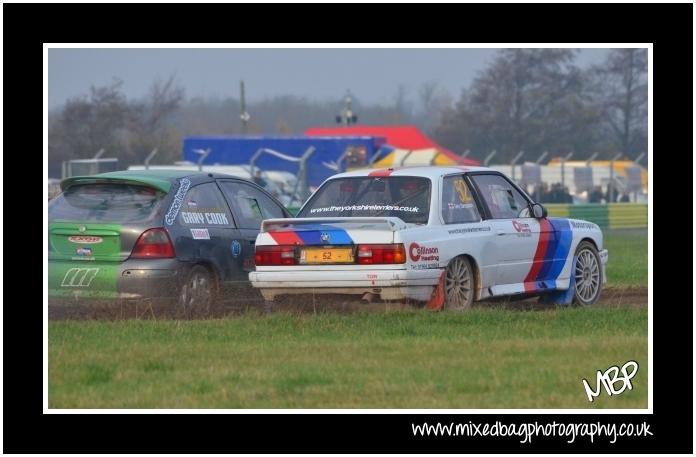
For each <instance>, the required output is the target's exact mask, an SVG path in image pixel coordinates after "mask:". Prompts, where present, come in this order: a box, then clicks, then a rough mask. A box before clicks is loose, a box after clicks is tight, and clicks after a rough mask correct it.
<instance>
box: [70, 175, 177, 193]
mask: <svg viewBox="0 0 696 457" xmlns="http://www.w3.org/2000/svg"><path fill="white" fill-rule="evenodd" d="M108 183H120V184H133V185H137V186H146V187H152V188H154V189H158V190H161V191H162V192H165V193H166V192H169V189H170V188H171V185H172V184H171V183H170V182H169V180H167V179H161V178H159V179H158V178H149V177H148V178H147V179H143V178H139V177H138V176H132V177H129V178H119V177H115V176H114V177H111V176H96V175H92V176H73V177H70V178H65V179H64V180H62V181H61V182H60V190H63V191H64V190H65V189H67V188H68V187H70V186H73V185H75V184H108Z"/></svg>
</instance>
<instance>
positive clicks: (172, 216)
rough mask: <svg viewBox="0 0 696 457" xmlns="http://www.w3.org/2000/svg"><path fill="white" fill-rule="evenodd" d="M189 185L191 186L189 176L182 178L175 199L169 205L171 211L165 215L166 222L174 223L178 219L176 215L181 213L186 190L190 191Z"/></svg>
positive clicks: (168, 223)
mask: <svg viewBox="0 0 696 457" xmlns="http://www.w3.org/2000/svg"><path fill="white" fill-rule="evenodd" d="M189 187H191V180H190V179H188V178H182V179H180V180H179V189H178V190H177V191H176V194H175V195H174V201H172V206H170V207H169V211H167V214H166V215H165V216H164V222H165V223H166V224H167V225H172V224H173V223H174V221H175V220H176V216H177V215H178V214H179V209H181V203H182V202H183V201H184V197H185V196H186V192H188V190H189Z"/></svg>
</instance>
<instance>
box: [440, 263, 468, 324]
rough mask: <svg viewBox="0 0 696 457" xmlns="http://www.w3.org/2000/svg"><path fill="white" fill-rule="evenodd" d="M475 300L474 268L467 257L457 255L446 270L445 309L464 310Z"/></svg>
mask: <svg viewBox="0 0 696 457" xmlns="http://www.w3.org/2000/svg"><path fill="white" fill-rule="evenodd" d="M473 302H474V270H473V268H472V266H471V262H470V261H469V259H467V258H466V257H455V258H454V259H452V260H451V261H450V263H449V264H448V265H447V269H446V270H445V306H444V308H445V309H454V310H459V311H461V310H464V309H468V308H471V304H472V303H473Z"/></svg>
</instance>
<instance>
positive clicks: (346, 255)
mask: <svg viewBox="0 0 696 457" xmlns="http://www.w3.org/2000/svg"><path fill="white" fill-rule="evenodd" d="M300 263H353V250H352V249H351V248H304V249H302V251H301V252H300Z"/></svg>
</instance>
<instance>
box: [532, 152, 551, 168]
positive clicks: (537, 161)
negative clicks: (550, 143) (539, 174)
mask: <svg viewBox="0 0 696 457" xmlns="http://www.w3.org/2000/svg"><path fill="white" fill-rule="evenodd" d="M547 155H549V151H544V152H543V153H542V154H541V155H540V156H539V158H538V159H536V162H535V163H536V164H537V165H541V161H542V160H544V159H545V158H546V156H547Z"/></svg>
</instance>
